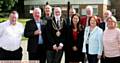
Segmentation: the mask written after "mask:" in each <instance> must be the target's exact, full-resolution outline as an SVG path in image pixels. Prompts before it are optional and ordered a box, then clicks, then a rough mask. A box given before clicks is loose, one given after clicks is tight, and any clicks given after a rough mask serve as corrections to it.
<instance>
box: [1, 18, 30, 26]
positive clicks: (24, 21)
mask: <svg viewBox="0 0 120 63" xmlns="http://www.w3.org/2000/svg"><path fill="white" fill-rule="evenodd" d="M7 19H8V18H0V22H4V21H6V20H7ZM28 20H29V19H18V21H19V22H21V23H22V24H23V25H25V23H26V21H28Z"/></svg>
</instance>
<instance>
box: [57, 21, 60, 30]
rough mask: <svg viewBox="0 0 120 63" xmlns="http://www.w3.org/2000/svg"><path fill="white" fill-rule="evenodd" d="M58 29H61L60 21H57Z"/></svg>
mask: <svg viewBox="0 0 120 63" xmlns="http://www.w3.org/2000/svg"><path fill="white" fill-rule="evenodd" d="M57 27H58V29H59V27H60V20H57Z"/></svg>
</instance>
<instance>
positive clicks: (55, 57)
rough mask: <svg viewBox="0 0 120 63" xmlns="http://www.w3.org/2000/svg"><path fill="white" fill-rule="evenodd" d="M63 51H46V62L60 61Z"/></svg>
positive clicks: (54, 62) (58, 62)
mask: <svg viewBox="0 0 120 63" xmlns="http://www.w3.org/2000/svg"><path fill="white" fill-rule="evenodd" d="M62 55H63V51H58V52H56V51H51V50H48V51H47V63H60V62H61V58H62Z"/></svg>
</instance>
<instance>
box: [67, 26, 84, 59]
mask: <svg viewBox="0 0 120 63" xmlns="http://www.w3.org/2000/svg"><path fill="white" fill-rule="evenodd" d="M83 39H84V30H82V31H79V32H78V36H77V42H75V41H74V38H73V31H72V27H70V28H69V30H68V33H67V43H66V54H67V55H68V58H69V61H79V60H82V59H84V53H82V47H83ZM73 46H76V47H77V48H78V51H73Z"/></svg>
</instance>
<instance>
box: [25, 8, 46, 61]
mask: <svg viewBox="0 0 120 63" xmlns="http://www.w3.org/2000/svg"><path fill="white" fill-rule="evenodd" d="M40 17H41V9H40V8H35V9H34V10H33V19H32V20H30V21H28V22H26V25H25V30H24V36H25V37H27V38H28V48H27V50H28V54H29V60H39V61H40V63H45V57H46V49H45V24H44V23H43V22H42V20H41V19H40Z"/></svg>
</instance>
